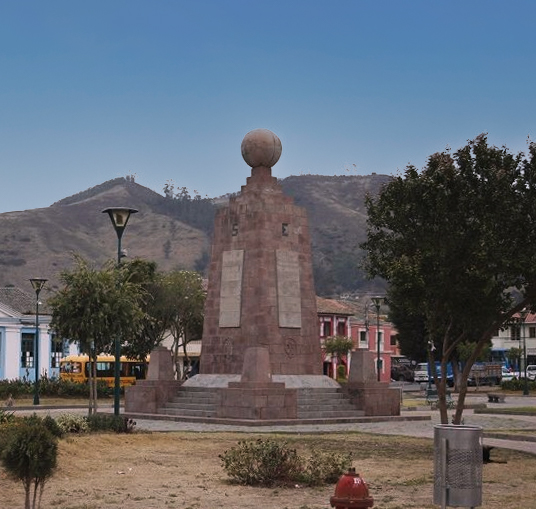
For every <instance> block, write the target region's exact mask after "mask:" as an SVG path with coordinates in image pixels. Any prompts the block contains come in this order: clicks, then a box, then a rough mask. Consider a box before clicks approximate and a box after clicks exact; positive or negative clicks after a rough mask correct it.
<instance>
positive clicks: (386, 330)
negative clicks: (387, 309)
mask: <svg viewBox="0 0 536 509" xmlns="http://www.w3.org/2000/svg"><path fill="white" fill-rule="evenodd" d="M379 325H380V326H379V328H378V317H377V316H376V312H375V310H373V308H371V306H370V305H368V306H365V309H364V311H363V312H362V313H359V314H355V315H354V316H352V318H351V335H352V341H353V342H354V348H355V349H360V348H363V349H367V350H369V351H371V352H373V353H374V354H375V356H374V363H375V365H376V362H377V360H378V341H379V347H380V348H379V351H380V380H381V381H382V382H390V381H391V356H392V355H398V354H399V353H400V352H399V349H398V342H397V335H396V331H395V329H394V328H393V324H392V323H390V322H389V321H387V320H386V316H385V315H383V314H382V313H381V311H380V315H379ZM378 332H379V334H378Z"/></svg>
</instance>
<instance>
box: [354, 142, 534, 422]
mask: <svg viewBox="0 0 536 509" xmlns="http://www.w3.org/2000/svg"><path fill="white" fill-rule="evenodd" d="M535 155H536V145H535V144H534V143H531V144H530V145H529V155H528V157H527V158H525V157H524V155H523V154H515V155H514V154H511V153H510V152H509V151H508V150H507V149H506V148H504V147H503V148H497V147H492V146H489V145H488V143H487V139H486V136H485V135H480V136H478V137H477V138H476V139H475V140H473V141H470V142H468V144H467V145H466V146H465V147H463V148H461V149H460V150H458V151H457V152H455V153H454V154H451V152H450V151H449V150H447V151H445V152H443V153H438V154H434V155H432V156H430V157H429V159H428V161H427V164H426V166H425V167H424V169H423V170H422V171H420V172H419V171H417V169H416V168H415V167H413V166H408V167H407V168H406V170H405V172H404V174H403V175H399V176H397V177H395V178H394V179H393V180H392V181H391V182H390V183H389V184H387V185H386V186H385V187H384V188H383V190H382V191H381V193H380V194H379V196H378V197H377V198H376V199H373V198H369V199H368V200H367V210H368V237H367V241H366V243H365V244H364V245H363V247H364V249H365V250H366V252H367V258H366V262H365V267H366V269H367V271H368V273H369V275H370V276H380V277H383V278H384V279H386V280H387V281H388V283H389V285H390V286H389V290H388V296H389V300H390V301H391V302H394V303H396V306H397V308H398V312H399V313H400V311H401V310H403V311H405V312H407V313H409V314H410V315H411V316H414V317H419V316H420V317H421V319H422V320H423V324H424V331H425V334H424V337H425V339H426V342H427V344H429V345H430V348H428V352H429V360H430V362H432V361H433V359H434V357H433V356H434V354H437V356H438V358H439V359H440V361H441V373H444V374H446V373H447V369H446V366H447V363H448V362H449V361H451V360H453V359H455V356H456V348H457V346H458V345H459V344H460V343H461V342H464V341H470V342H474V343H475V345H476V346H475V349H474V351H473V352H472V353H471V355H470V356H469V358H468V359H467V362H466V364H465V366H464V368H463V371H462V373H461V376H460V381H461V385H460V394H459V398H458V406H457V408H456V414H455V416H454V422H456V423H459V422H461V417H462V412H463V405H464V401H465V395H466V391H467V377H468V374H469V371H470V369H471V366H472V365H473V363H474V362H475V360H476V359H477V358H478V356H479V355H480V353H481V351H482V349H483V348H485V347H486V345H488V344H489V342H490V340H491V337H492V336H493V334H494V332H495V331H496V330H497V329H498V328H500V327H501V326H502V325H503V324H504V323H505V322H507V321H509V320H510V319H511V318H512V316H513V315H515V314H516V313H517V312H518V311H520V310H521V309H523V308H525V307H532V306H534V304H536V264H534V263H533V260H534V248H535V246H536V157H535ZM394 323H395V326H396V325H397V323H396V322H394ZM421 341H422V340H421ZM432 365H434V364H432ZM435 381H436V385H437V388H438V395H439V406H440V412H441V421H442V422H443V423H446V422H448V417H447V413H446V399H445V398H446V378H445V377H442V378H441V379H438V377H437V373H436V374H435Z"/></svg>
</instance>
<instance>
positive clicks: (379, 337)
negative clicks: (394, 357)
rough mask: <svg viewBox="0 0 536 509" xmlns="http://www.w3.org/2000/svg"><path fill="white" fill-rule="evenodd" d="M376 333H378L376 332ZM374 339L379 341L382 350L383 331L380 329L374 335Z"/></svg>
mask: <svg viewBox="0 0 536 509" xmlns="http://www.w3.org/2000/svg"><path fill="white" fill-rule="evenodd" d="M376 334H378V333H377V332H376ZM376 341H379V343H380V351H381V352H383V331H380V334H379V335H378V336H377V337H376Z"/></svg>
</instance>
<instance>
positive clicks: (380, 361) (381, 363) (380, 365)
mask: <svg viewBox="0 0 536 509" xmlns="http://www.w3.org/2000/svg"><path fill="white" fill-rule="evenodd" d="M376 363H377V364H376V366H377V367H378V368H380V373H383V359H380V360H379V362H378V360H377V359H376Z"/></svg>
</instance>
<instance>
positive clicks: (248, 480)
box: [219, 439, 303, 486]
mask: <svg viewBox="0 0 536 509" xmlns="http://www.w3.org/2000/svg"><path fill="white" fill-rule="evenodd" d="M219 457H220V459H221V461H222V464H223V468H224V470H225V471H226V472H227V475H228V476H229V477H230V478H231V479H232V480H233V481H234V482H237V483H239V484H245V485H249V486H258V485H261V486H273V485H274V484H286V483H290V482H295V481H296V479H297V478H299V477H300V474H301V471H302V468H303V467H302V460H301V458H300V457H299V456H298V453H297V452H296V450H295V449H291V448H290V447H289V446H288V445H287V443H286V442H281V443H279V442H276V441H273V440H262V439H258V440H255V441H253V440H249V441H241V442H238V446H237V447H233V448H232V449H230V450H228V451H225V452H224V453H223V454H220V456H219Z"/></svg>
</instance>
